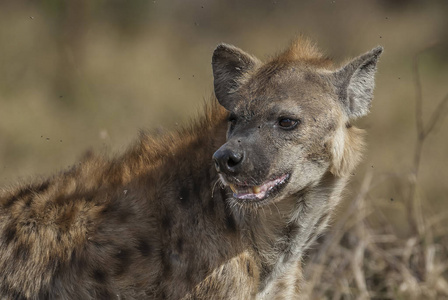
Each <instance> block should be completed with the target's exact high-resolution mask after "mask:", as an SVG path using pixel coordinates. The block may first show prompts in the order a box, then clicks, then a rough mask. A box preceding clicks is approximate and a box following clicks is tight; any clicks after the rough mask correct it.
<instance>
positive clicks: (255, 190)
mask: <svg viewBox="0 0 448 300" xmlns="http://www.w3.org/2000/svg"><path fill="white" fill-rule="evenodd" d="M252 191H253V192H254V194H258V193H259V192H261V188H260V187H259V186H254V187H252Z"/></svg>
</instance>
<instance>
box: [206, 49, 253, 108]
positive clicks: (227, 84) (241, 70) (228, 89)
mask: <svg viewBox="0 0 448 300" xmlns="http://www.w3.org/2000/svg"><path fill="white" fill-rule="evenodd" d="M258 64H259V60H258V59H257V58H255V57H253V56H252V55H250V54H247V53H246V52H244V51H243V50H241V49H239V48H237V47H234V46H231V45H226V44H221V45H219V46H218V47H217V48H216V49H215V51H214V52H213V58H212V67H213V77H214V88H215V95H216V98H218V102H219V103H220V104H221V105H222V106H224V107H225V108H226V109H227V110H233V108H234V106H235V103H234V102H235V99H233V97H231V94H232V93H233V92H235V91H236V90H237V89H238V87H239V86H240V84H241V79H242V78H243V76H244V75H245V74H246V73H247V72H248V71H250V70H252V69H254V68H255V67H256V66H257V65H258Z"/></svg>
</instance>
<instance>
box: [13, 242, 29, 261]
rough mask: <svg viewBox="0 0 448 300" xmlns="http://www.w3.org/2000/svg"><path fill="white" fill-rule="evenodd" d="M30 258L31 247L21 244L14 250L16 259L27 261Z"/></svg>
mask: <svg viewBox="0 0 448 300" xmlns="http://www.w3.org/2000/svg"><path fill="white" fill-rule="evenodd" d="M29 256H30V245H28V244H24V243H21V244H19V245H18V246H16V248H15V249H14V258H15V259H17V260H26V259H27V258H28V257H29Z"/></svg>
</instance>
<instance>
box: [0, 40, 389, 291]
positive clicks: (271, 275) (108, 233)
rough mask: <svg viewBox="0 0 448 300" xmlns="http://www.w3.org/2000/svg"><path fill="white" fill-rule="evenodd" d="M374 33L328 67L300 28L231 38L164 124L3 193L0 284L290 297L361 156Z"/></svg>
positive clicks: (371, 78) (372, 71)
mask: <svg viewBox="0 0 448 300" xmlns="http://www.w3.org/2000/svg"><path fill="white" fill-rule="evenodd" d="M381 52H382V48H381V47H377V48H374V49H373V50H371V51H370V52H368V53H366V54H364V55H361V56H359V57H358V58H356V59H354V60H352V61H350V62H349V63H347V64H346V65H344V66H342V67H334V66H333V65H332V63H331V61H330V60H329V59H327V58H326V57H324V56H323V55H322V54H321V53H320V52H319V51H318V50H317V49H316V48H315V47H314V46H313V45H312V44H311V43H310V42H309V41H307V40H304V39H299V40H298V41H296V42H294V43H293V44H292V45H291V46H290V47H289V48H288V49H287V50H286V51H284V52H283V53H281V54H280V55H278V56H276V57H274V58H272V59H270V60H269V61H267V62H265V63H263V62H261V61H260V60H258V59H257V58H255V57H254V56H251V55H249V54H247V53H245V52H244V51H242V50H240V49H238V48H236V47H233V46H229V45H225V44H222V45H220V46H218V47H217V48H216V50H215V52H214V54H213V59H212V66H213V75H214V89H215V95H216V99H217V100H218V102H219V104H220V105H219V104H217V102H216V100H215V99H213V100H212V101H211V103H209V104H208V105H207V107H206V109H205V113H204V115H203V117H201V118H200V119H199V120H196V121H194V122H193V124H191V125H190V126H188V127H185V128H184V129H181V130H178V131H177V132H174V133H170V134H166V135H163V136H160V135H151V134H147V133H146V134H142V135H141V137H140V139H139V140H138V141H137V143H136V144H135V145H134V146H132V147H131V148H130V149H129V150H128V151H126V152H125V153H123V154H122V155H121V156H118V157H115V158H111V159H109V158H105V157H99V156H95V155H93V154H89V155H86V156H85V158H84V159H83V160H82V161H81V162H80V163H79V164H77V165H76V166H74V167H73V168H71V169H70V170H68V171H66V172H62V173H60V174H58V175H55V176H53V177H51V178H48V179H45V180H41V179H39V180H36V181H35V182H33V183H31V184H22V185H19V186H18V187H16V188H10V189H6V190H4V191H2V193H1V194H0V298H1V299H296V298H298V297H300V284H301V282H302V281H303V280H302V275H301V258H302V255H303V253H304V251H305V250H306V249H307V248H308V247H309V246H310V245H311V244H312V243H313V242H314V240H315V239H316V237H317V236H318V235H319V234H321V233H322V231H323V230H324V228H325V226H326V225H327V222H328V219H329V218H330V215H331V213H332V211H333V210H334V207H335V205H337V203H338V202H339V199H340V195H341V192H342V190H343V188H344V186H345V184H346V182H347V180H348V178H349V176H350V173H351V172H352V171H353V169H354V167H355V166H356V164H357V163H358V161H359V158H360V153H361V150H362V131H361V130H359V129H357V128H355V127H354V126H352V125H351V122H352V120H354V119H356V118H358V117H361V116H364V115H366V114H367V113H368V110H369V107H370V104H371V100H372V94H373V88H374V74H375V71H376V64H377V60H378V57H379V56H380V54H381Z"/></svg>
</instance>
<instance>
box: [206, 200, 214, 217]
mask: <svg viewBox="0 0 448 300" xmlns="http://www.w3.org/2000/svg"><path fill="white" fill-rule="evenodd" d="M207 211H208V213H209V214H211V215H213V214H214V213H215V200H214V199H213V198H210V201H208V206H207Z"/></svg>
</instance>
